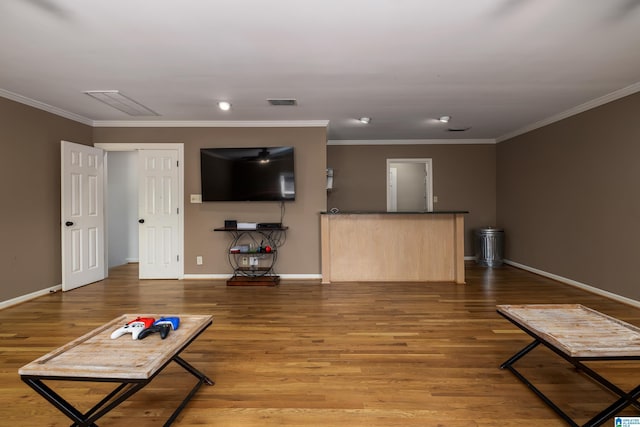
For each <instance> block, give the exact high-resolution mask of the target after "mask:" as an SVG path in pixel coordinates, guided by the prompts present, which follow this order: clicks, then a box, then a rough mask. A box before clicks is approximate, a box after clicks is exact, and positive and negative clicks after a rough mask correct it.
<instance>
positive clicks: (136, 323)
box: [111, 317, 154, 340]
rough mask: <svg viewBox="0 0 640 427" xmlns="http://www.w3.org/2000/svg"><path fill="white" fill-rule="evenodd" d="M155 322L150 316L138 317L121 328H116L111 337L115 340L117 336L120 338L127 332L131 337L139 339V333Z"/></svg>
mask: <svg viewBox="0 0 640 427" xmlns="http://www.w3.org/2000/svg"><path fill="white" fill-rule="evenodd" d="M153 322H154V319H153V318H150V317H144V318H140V317H138V318H137V319H135V320H132V321H131V322H129V323H127V324H126V325H124V326H123V327H121V328H118V329H116V330H115V331H113V332H112V333H111V339H112V340H114V339H116V338H119V337H121V336H123V335H125V334H131V339H134V340H137V339H138V335H140V332H142V331H144V330H145V329H146V328H148V327H149V326H151V325H152V324H153Z"/></svg>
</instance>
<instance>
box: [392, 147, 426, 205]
mask: <svg viewBox="0 0 640 427" xmlns="http://www.w3.org/2000/svg"><path fill="white" fill-rule="evenodd" d="M432 194H433V172H432V160H431V159H387V211H388V212H397V211H419V212H420V211H427V212H431V211H433V196H432Z"/></svg>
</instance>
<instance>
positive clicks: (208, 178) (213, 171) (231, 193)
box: [200, 147, 296, 202]
mask: <svg viewBox="0 0 640 427" xmlns="http://www.w3.org/2000/svg"><path fill="white" fill-rule="evenodd" d="M293 164H294V162H293V147H257V148H253V147H252V148H246V147H238V148H202V149H200V178H201V183H202V201H203V202H225V201H226V202H231V201H235V202H240V201H293V200H295V198H296V186H295V175H294V167H293Z"/></svg>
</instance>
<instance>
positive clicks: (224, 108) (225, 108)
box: [218, 101, 231, 111]
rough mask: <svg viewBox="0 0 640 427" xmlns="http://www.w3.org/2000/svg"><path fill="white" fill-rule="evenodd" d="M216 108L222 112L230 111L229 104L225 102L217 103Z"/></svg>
mask: <svg viewBox="0 0 640 427" xmlns="http://www.w3.org/2000/svg"><path fill="white" fill-rule="evenodd" d="M218 108H220V109H221V110H222V111H229V110H230V109H231V103H230V102H227V101H220V102H218Z"/></svg>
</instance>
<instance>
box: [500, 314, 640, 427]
mask: <svg viewBox="0 0 640 427" xmlns="http://www.w3.org/2000/svg"><path fill="white" fill-rule="evenodd" d="M498 314H500V315H501V316H502V317H504V318H505V319H507V320H508V321H510V322H511V323H513V324H514V325H516V326H517V327H518V328H520V329H522V330H523V331H524V332H526V333H527V334H528V335H530V336H531V337H533V338H534V340H533V342H532V343H530V344H528V345H527V346H525V347H524V348H523V349H522V350H519V351H518V352H517V353H516V354H514V355H513V356H511V357H510V358H509V359H507V360H506V361H505V362H504V363H503V364H501V365H500V369H508V370H510V371H511V372H512V373H513V374H514V375H515V376H516V377H517V378H518V379H519V380H520V381H522V382H523V383H524V384H525V385H527V387H529V388H530V389H531V390H532V391H533V392H534V393H535V394H536V395H537V396H538V397H539V398H540V399H542V401H543V402H545V403H546V404H547V405H548V406H549V407H550V408H551V409H553V410H554V411H555V412H556V413H557V414H558V415H560V417H562V419H564V420H565V421H566V422H567V423H568V424H569V425H570V426H573V427H579V426H580V425H579V424H578V423H576V422H575V421H574V420H573V419H572V418H571V417H570V416H569V415H568V414H567V413H566V412H564V411H563V410H562V409H561V408H560V407H559V406H558V405H556V404H555V403H554V402H553V401H552V400H551V399H550V398H549V397H547V396H546V395H545V394H544V393H543V392H542V391H541V390H540V389H538V388H537V387H536V386H535V385H533V384H532V383H531V382H530V381H529V380H528V379H527V378H526V377H525V376H524V375H523V374H522V373H521V372H519V371H518V370H517V369H516V368H515V367H514V366H513V364H514V363H515V362H517V361H518V360H520V359H521V358H522V357H524V356H525V355H526V354H528V353H529V352H530V351H531V350H533V349H534V348H536V347H537V346H538V345H540V344H542V345H544V346H545V347H547V348H548V349H549V350H551V351H553V352H554V353H555V354H557V355H558V356H560V357H562V358H563V359H564V360H566V361H567V362H569V363H571V364H572V365H573V366H574V367H575V368H576V369H577V370H579V371H581V372H584V373H585V374H586V375H587V376H588V377H590V378H591V379H593V380H594V381H596V382H597V383H598V384H600V385H602V386H603V387H604V388H606V389H607V390H609V391H610V392H612V393H613V394H615V395H616V396H618V399H617V400H616V401H615V402H613V403H612V404H611V405H609V406H608V407H606V408H605V409H603V410H602V411H600V412H599V413H598V414H596V415H595V416H594V417H593V418H591V419H590V420H589V421H587V422H586V423H585V424H583V427H597V426H601V425H602V424H603V423H604V422H605V421H607V420H608V419H610V418H612V417H613V416H615V415H616V414H617V413H618V412H620V411H622V410H623V409H625V408H626V407H628V406H630V405H633V406H634V407H635V408H637V409H640V403H639V402H638V398H639V397H640V385H638V386H636V387H634V388H633V389H632V390H631V391H629V392H625V391H624V390H622V389H621V388H620V387H618V386H616V385H615V384H613V383H611V382H610V381H609V380H607V379H606V378H604V377H603V376H602V375H600V374H598V373H597V372H595V371H594V370H593V369H591V368H589V367H588V366H586V365H585V364H584V363H582V362H592V361H606V360H640V356H616V357H606V356H604V357H602V356H600V357H571V356H569V355H567V354H565V353H564V352H563V351H561V350H559V349H558V348H556V347H555V346H554V345H553V344H552V343H550V342H548V341H546V340H545V339H544V338H542V337H540V336H539V335H538V334H536V333H535V332H533V331H532V330H530V329H529V328H527V327H526V325H523V324H521V323H519V322H517V321H515V320H514V319H511V318H509V317H508V316H506V315H505V314H503V313H501V312H500V311H498Z"/></svg>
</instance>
